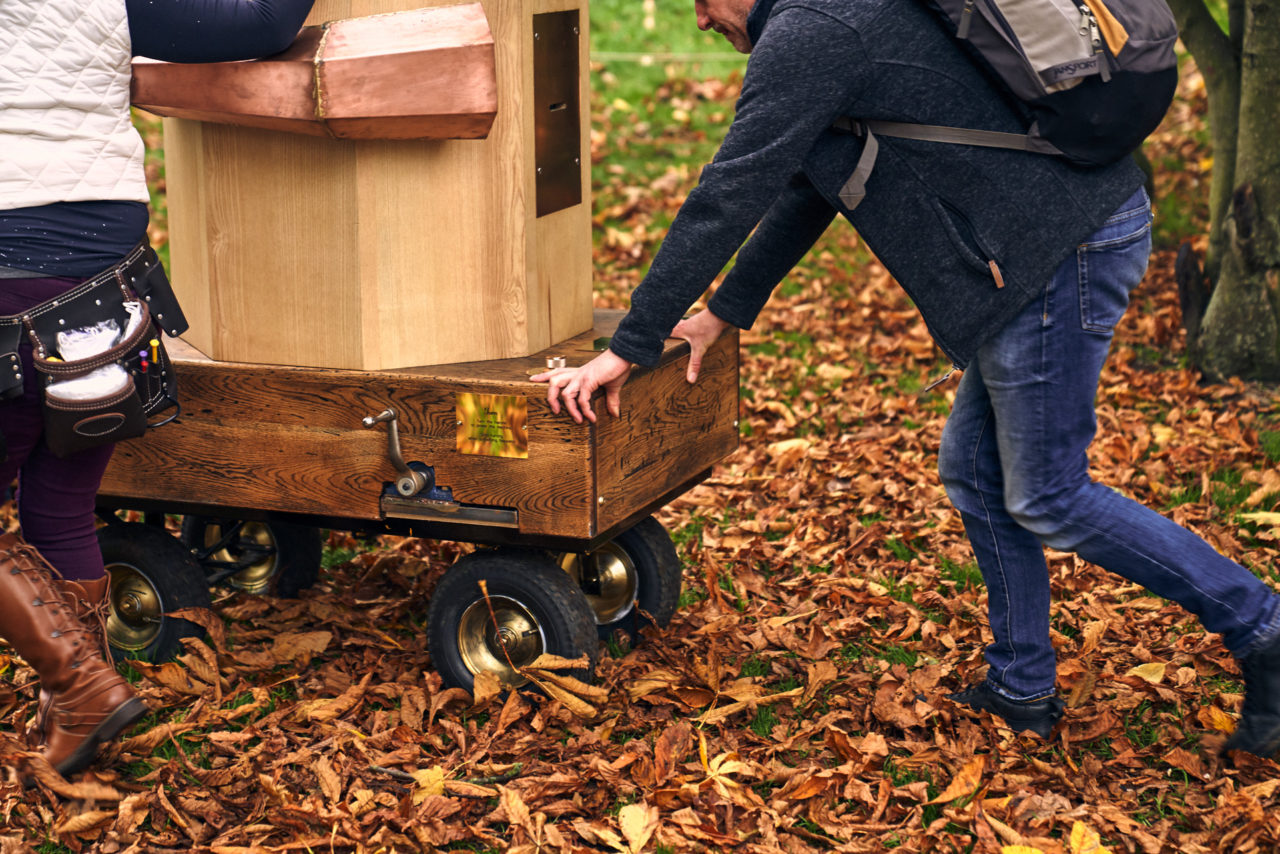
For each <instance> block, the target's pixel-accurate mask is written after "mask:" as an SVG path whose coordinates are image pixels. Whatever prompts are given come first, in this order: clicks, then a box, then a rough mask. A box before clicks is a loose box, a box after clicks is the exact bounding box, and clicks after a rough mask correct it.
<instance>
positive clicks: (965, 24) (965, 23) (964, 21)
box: [956, 0, 976, 39]
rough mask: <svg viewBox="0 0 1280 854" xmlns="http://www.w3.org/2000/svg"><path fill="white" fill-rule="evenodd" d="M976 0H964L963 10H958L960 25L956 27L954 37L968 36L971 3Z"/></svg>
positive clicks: (971, 11) (964, 37)
mask: <svg viewBox="0 0 1280 854" xmlns="http://www.w3.org/2000/svg"><path fill="white" fill-rule="evenodd" d="M975 2H976V0H965V4H964V10H963V11H961V12H960V26H958V27H956V38H958V39H967V38H969V23H970V21H971V20H972V19H973V4H974V3H975Z"/></svg>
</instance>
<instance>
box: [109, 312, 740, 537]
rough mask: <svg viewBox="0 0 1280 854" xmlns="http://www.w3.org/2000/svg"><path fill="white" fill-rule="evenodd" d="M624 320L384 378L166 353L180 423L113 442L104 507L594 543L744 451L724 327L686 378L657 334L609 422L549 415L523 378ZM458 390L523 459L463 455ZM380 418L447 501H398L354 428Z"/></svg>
mask: <svg viewBox="0 0 1280 854" xmlns="http://www.w3.org/2000/svg"><path fill="white" fill-rule="evenodd" d="M619 319H620V313H619V312H608V313H606V312H598V313H597V316H596V323H595V328H594V329H593V330H592V331H590V332H588V333H584V334H582V335H579V336H576V337H574V338H571V339H569V340H566V341H564V342H562V343H560V344H558V345H556V346H555V347H553V348H551V349H548V350H546V351H544V352H542V353H538V354H535V355H534V356H530V357H524V358H514V359H503V360H495V361H484V362H468V363H462V364H455V365H433V366H431V367H429V368H416V369H396V370H383V371H357V370H344V369H326V368H291V367H283V366H278V365H262V364H250V363H239V362H220V361H214V360H211V359H209V358H207V357H205V356H203V355H202V354H201V353H199V352H198V351H196V350H194V349H193V348H191V347H189V346H187V345H185V344H184V343H183V342H181V341H178V342H170V354H171V356H172V357H173V361H174V364H175V367H176V370H177V372H178V376H179V386H178V387H179V393H180V397H181V400H182V411H181V415H180V417H178V418H177V419H176V420H175V421H174V422H173V423H170V424H167V425H165V426H163V427H159V428H157V429H155V430H150V431H148V433H147V435H146V436H144V437H142V438H140V439H136V440H133V441H129V442H125V443H122V444H121V445H120V446H119V447H118V448H117V449H116V452H115V456H114V458H113V460H112V463H111V466H110V468H109V469H108V471H107V474H106V477H105V478H104V480H103V483H102V488H101V491H100V494H99V506H100V507H101V508H102V509H104V510H114V509H122V508H129V509H137V510H143V511H159V512H164V513H180V514H201V515H211V516H220V517H224V518H235V519H260V520H269V519H272V518H278V519H280V520H282V521H296V522H302V523H306V524H313V525H316V526H317V527H327V528H339V529H343V530H359V531H374V532H388V533H400V534H406V535H414V536H423V537H428V538H433V539H454V540H463V541H474V542H477V543H486V544H504V543H505V544H517V545H530V546H539V547H546V548H565V549H571V550H580V551H587V550H590V549H592V548H594V547H595V546H596V545H598V544H600V543H602V542H605V541H607V540H608V539H609V538H610V537H612V536H613V535H614V534H616V533H617V532H619V531H622V530H625V529H626V528H628V527H629V526H630V525H633V524H635V522H636V521H637V520H639V519H641V518H643V517H644V516H646V515H647V514H649V513H651V512H652V511H653V510H655V509H657V508H658V507H661V506H662V505H664V504H665V503H667V502H668V501H670V500H671V499H672V498H673V497H675V496H677V495H679V494H680V493H682V492H684V491H686V490H688V489H689V488H690V487H691V486H693V485H694V484H696V483H697V482H698V481H700V480H701V479H702V478H704V477H705V476H706V474H707V473H708V471H709V470H710V468H711V467H712V466H713V465H714V464H715V463H716V462H718V461H719V460H721V459H723V458H724V457H725V456H727V455H728V454H729V453H731V452H732V451H733V450H734V449H735V448H736V447H737V442H738V346H737V345H738V336H737V334H736V332H730V333H727V334H725V335H724V336H722V337H721V338H720V339H719V341H717V342H716V343H715V345H714V346H712V347H711V348H710V349H709V351H708V352H707V354H706V356H705V359H704V362H703V367H702V372H701V375H700V378H699V381H698V382H697V383H695V384H692V385H690V384H689V383H688V382H687V380H686V379H685V371H686V368H687V364H688V344H687V343H686V342H683V341H678V340H674V339H673V340H669V341H668V342H667V346H666V349H665V352H664V355H663V358H662V361H661V363H660V364H659V365H658V366H657V367H656V368H653V369H636V370H634V371H633V372H632V375H631V377H630V379H629V381H628V382H627V384H626V386H625V387H624V389H623V408H622V414H621V417H618V418H614V417H611V416H609V415H608V414H607V413H606V412H605V410H604V400H603V397H602V396H601V397H599V398H598V399H597V400H596V402H595V408H596V411H597V413H599V420H598V421H597V422H596V423H595V424H590V423H583V424H578V423H575V422H573V421H572V420H571V419H570V418H569V417H568V416H567V415H566V414H564V413H563V412H562V413H560V414H555V413H553V412H552V411H551V409H550V406H549V405H548V403H547V401H546V386H545V385H544V384H541V383H534V382H531V381H530V379H529V377H530V376H531V375H532V374H534V373H537V372H538V371H539V370H542V369H545V367H546V365H547V363H548V359H553V358H555V357H563V358H564V360H565V363H566V364H568V365H569V366H574V365H580V364H583V363H585V362H586V361H588V360H589V359H591V358H592V357H593V356H594V355H595V347H596V346H600V345H599V342H600V339H602V338H607V337H608V336H609V335H610V334H611V333H612V331H613V329H614V327H615V326H616V324H617V322H618V320H619ZM281 322H287V319H284V318H282V319H281ZM469 395H497V396H501V397H504V398H506V399H507V400H512V399H515V400H517V401H518V402H519V405H520V406H521V407H527V417H526V428H527V456H526V457H524V458H513V457H501V456H488V455H484V454H477V453H466V452H463V451H461V450H459V441H458V431H459V426H460V425H459V421H460V418H459V401H460V399H462V398H463V397H464V396H469ZM388 408H392V409H394V410H395V412H396V413H397V418H396V426H397V430H398V437H399V446H400V450H401V453H402V456H403V460H404V461H407V462H408V463H409V464H410V466H416V467H418V468H422V467H430V471H431V473H432V474H433V475H434V481H435V484H436V485H437V486H439V487H444V488H447V489H448V490H450V491H451V493H452V496H451V498H452V501H451V502H450V501H440V500H435V499H432V498H430V497H424V496H422V495H420V496H411V497H407V498H406V497H404V496H401V495H399V494H398V493H397V492H396V490H395V488H394V486H393V484H394V483H395V481H396V479H397V476H398V472H397V467H396V465H395V464H394V463H393V462H392V456H391V455H390V454H389V449H388V436H387V433H388V426H387V425H386V424H385V423H383V424H375V425H373V426H372V427H366V426H364V425H363V424H362V420H363V419H365V418H366V417H369V416H376V415H378V414H379V413H381V412H383V411H384V410H386V409H388Z"/></svg>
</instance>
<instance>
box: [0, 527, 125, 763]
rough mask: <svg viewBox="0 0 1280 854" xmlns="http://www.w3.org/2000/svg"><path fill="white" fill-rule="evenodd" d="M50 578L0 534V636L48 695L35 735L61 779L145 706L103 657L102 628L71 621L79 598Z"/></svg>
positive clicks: (32, 553) (28, 552)
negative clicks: (31, 670)
mask: <svg viewBox="0 0 1280 854" xmlns="http://www.w3.org/2000/svg"><path fill="white" fill-rule="evenodd" d="M56 578H57V576H56V574H55V572H54V570H53V568H52V567H50V566H49V564H48V563H47V562H46V561H45V560H44V559H43V558H42V557H40V554H39V553H38V552H37V551H36V550H35V549H34V548H32V547H31V546H30V545H28V544H27V543H25V542H23V541H22V539H21V538H19V537H17V536H15V535H13V534H4V535H0V633H2V634H3V635H4V637H5V639H6V640H7V641H8V642H9V644H10V646H12V647H13V648H14V650H15V651H16V652H17V653H18V655H20V656H22V658H23V659H24V660H25V661H26V662H27V663H28V664H29V665H31V667H32V668H33V669H34V670H35V671H36V674H37V675H38V676H39V677H40V684H41V686H42V687H43V688H44V690H45V692H46V693H47V694H48V700H47V708H46V709H43V710H42V711H43V718H44V720H43V726H42V727H39V729H40V731H41V734H42V736H43V738H44V745H43V747H44V752H45V756H46V757H47V758H48V760H49V763H50V764H51V765H53V767H54V768H55V769H56V770H57V771H58V773H60V774H63V775H64V776H65V775H67V774H71V773H74V772H75V771H79V770H80V769H81V768H84V767H85V766H86V765H88V764H89V762H90V761H92V759H93V757H94V755H95V754H96V753H97V752H98V748H99V747H100V746H101V745H102V744H103V743H104V742H107V741H111V740H112V739H114V738H115V737H116V736H118V735H119V734H120V733H121V732H122V731H123V730H124V729H125V728H126V727H128V726H129V725H130V724H132V723H133V722H134V721H136V720H138V718H140V717H142V716H143V715H144V714H146V712H147V707H146V705H145V704H144V703H143V702H142V701H141V700H140V699H138V698H137V697H136V696H134V693H133V689H132V688H130V687H129V684H128V683H127V682H125V681H124V680H123V679H121V678H120V674H118V673H116V670H115V667H114V666H112V664H110V663H109V662H108V661H107V660H106V659H105V658H104V657H103V655H102V650H101V648H100V647H101V641H100V636H99V632H100V631H101V625H100V624H99V623H98V622H97V621H96V620H95V621H93V624H92V625H86V624H85V623H84V622H83V621H81V620H80V619H78V618H77V614H76V612H77V611H78V610H79V602H78V600H77V599H75V598H74V597H73V596H69V595H67V594H66V593H64V589H67V588H64V587H63V585H65V584H68V582H63V585H60V584H58V582H57V581H56V580H55V579H56ZM69 583H75V582H69ZM77 586H79V585H77ZM81 589H82V590H83V588H81ZM86 596H87V592H86Z"/></svg>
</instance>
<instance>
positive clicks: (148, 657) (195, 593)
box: [98, 522, 213, 661]
mask: <svg viewBox="0 0 1280 854" xmlns="http://www.w3.org/2000/svg"><path fill="white" fill-rule="evenodd" d="M98 546H99V547H100V548H101V549H102V560H103V562H104V563H105V564H106V566H107V572H109V573H110V574H111V610H110V612H109V613H108V614H107V641H108V643H110V645H111V652H112V655H114V656H115V658H116V660H118V661H120V660H124V659H126V658H136V659H142V660H144V661H164V660H166V659H169V658H172V657H173V656H174V655H175V654H177V653H179V652H181V651H182V643H181V641H182V639H183V638H190V637H203V636H204V629H203V628H201V627H200V626H199V625H197V624H195V623H193V622H191V621H190V620H184V619H181V618H179V617H166V616H165V614H168V613H171V612H173V611H179V610H182V609H183V608H209V607H212V604H213V603H212V601H211V600H210V598H209V587H208V585H207V583H206V582H205V579H204V572H202V571H201V569H200V565H199V564H197V563H196V562H195V559H194V558H193V557H192V556H191V554H190V552H188V551H187V550H186V549H185V548H183V546H182V543H180V542H178V540H177V538H176V537H174V536H173V535H171V534H169V533H167V532H166V531H165V530H164V529H163V528H157V527H154V526H152V525H145V524H142V523H140V522H120V523H112V524H109V525H106V526H104V527H102V528H99V529H98Z"/></svg>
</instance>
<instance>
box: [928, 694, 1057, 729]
mask: <svg viewBox="0 0 1280 854" xmlns="http://www.w3.org/2000/svg"><path fill="white" fill-rule="evenodd" d="M947 697H948V699H951V700H954V701H955V702H957V703H963V704H964V705H966V706H968V707H970V708H971V709H977V710H978V711H980V712H991V714H993V715H998V716H999V717H1001V718H1003V719H1004V722H1005V723H1006V724H1008V725H1009V729H1011V730H1013V731H1014V732H1026V731H1030V732H1034V733H1035V734H1036V735H1038V736H1040V737H1041V738H1048V737H1049V733H1051V732H1053V726H1054V724H1056V723H1057V722H1058V721H1059V720H1060V719H1061V718H1062V711H1063V709H1064V708H1065V704H1064V703H1063V702H1062V699H1061V698H1060V697H1057V696H1053V697H1045V698H1044V699H1041V700H1010V699H1009V698H1008V697H1004V696H1002V695H1000V694H997V693H996V692H995V691H993V690H992V689H991V686H990V685H989V684H988V683H987V682H979V683H978V684H977V685H970V686H969V687H968V688H965V689H964V690H963V691H960V692H958V693H955V694H948V695H947Z"/></svg>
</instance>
